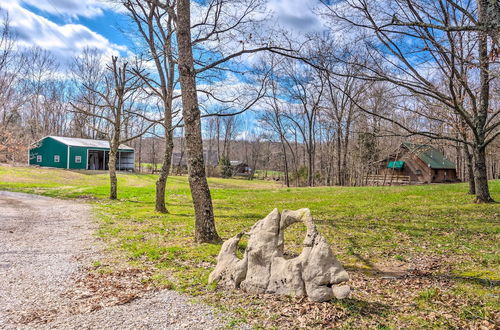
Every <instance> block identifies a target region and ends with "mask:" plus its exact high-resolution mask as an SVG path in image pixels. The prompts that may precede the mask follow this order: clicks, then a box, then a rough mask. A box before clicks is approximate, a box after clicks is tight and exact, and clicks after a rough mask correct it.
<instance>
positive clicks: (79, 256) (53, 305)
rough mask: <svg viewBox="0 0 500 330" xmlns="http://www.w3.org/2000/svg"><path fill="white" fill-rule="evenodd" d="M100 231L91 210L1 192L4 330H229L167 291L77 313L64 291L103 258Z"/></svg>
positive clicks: (0, 274) (217, 317)
mask: <svg viewBox="0 0 500 330" xmlns="http://www.w3.org/2000/svg"><path fill="white" fill-rule="evenodd" d="M95 230H96V225H95V224H94V223H93V222H92V220H91V217H90V206H89V205H86V204H84V203H79V202H73V201H62V200H57V199H52V198H47V197H41V196H35V195H29V194H22V193H13V192H3V191H0V328H1V329H28V328H29V329H33V328H40V329H179V328H185V329H214V328H221V327H223V325H224V322H223V320H222V316H221V315H219V314H216V313H214V312H213V311H212V310H211V309H210V308H209V307H207V306H204V305H200V304H192V303H190V302H189V301H188V299H187V298H186V297H184V296H182V295H179V294H178V293H176V292H173V291H168V290H164V291H160V292H150V293H147V294H145V295H143V296H142V297H141V298H138V299H135V300H132V301H131V302H128V303H126V304H122V305H115V306H109V307H105V308H102V309H99V310H97V311H93V312H83V313H82V312H79V313H75V312H74V311H73V312H72V311H71V309H70V308H68V306H69V305H70V304H71V302H70V299H71V298H69V297H67V295H65V294H64V293H65V292H66V291H67V290H68V289H70V288H71V286H72V285H74V280H73V279H74V278H75V275H78V274H79V273H82V274H83V272H84V269H83V268H84V267H85V266H88V264H89V263H90V262H91V260H92V259H93V257H95V256H98V255H99V254H100V251H101V247H100V245H99V242H97V240H96V239H95V238H94V237H93V233H94V232H95ZM94 260H95V259H94Z"/></svg>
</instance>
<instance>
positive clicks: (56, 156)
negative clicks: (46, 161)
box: [54, 155, 60, 163]
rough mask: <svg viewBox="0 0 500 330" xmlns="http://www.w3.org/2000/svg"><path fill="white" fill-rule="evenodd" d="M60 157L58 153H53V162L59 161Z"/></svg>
mask: <svg viewBox="0 0 500 330" xmlns="http://www.w3.org/2000/svg"><path fill="white" fill-rule="evenodd" d="M59 160H60V157H59V155H54V163H59Z"/></svg>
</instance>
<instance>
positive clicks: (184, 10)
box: [177, 0, 221, 243]
mask: <svg viewBox="0 0 500 330" xmlns="http://www.w3.org/2000/svg"><path fill="white" fill-rule="evenodd" d="M177 45H178V51H179V76H180V83H181V91H182V114H183V117H184V125H185V137H186V149H187V156H188V172H189V185H190V187H191V196H192V198H193V203H194V211H195V216H196V224H195V225H196V227H195V239H196V241H197V242H205V243H216V242H220V241H221V239H220V237H219V235H218V234H217V231H216V229H215V222H214V212H213V207H212V197H211V196H210V189H209V187H208V182H207V178H206V176H205V165H204V160H203V141H202V135H201V119H200V109H199V105H198V96H197V93H196V74H195V70H194V65H193V50H192V45H191V18H190V1H189V0H179V1H178V3H177Z"/></svg>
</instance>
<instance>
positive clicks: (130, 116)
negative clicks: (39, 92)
mask: <svg viewBox="0 0 500 330" xmlns="http://www.w3.org/2000/svg"><path fill="white" fill-rule="evenodd" d="M102 60H103V59H102V58H101V57H100V56H98V55H97V54H95V53H87V56H84V57H82V58H78V59H76V65H75V71H74V72H75V74H76V75H77V76H78V77H80V78H81V80H80V81H81V83H82V85H83V87H84V88H85V90H86V93H84V94H83V95H81V98H79V99H77V100H75V101H74V102H72V103H71V105H72V106H73V107H74V109H75V111H76V112H78V113H79V114H83V115H85V116H87V117H89V118H98V119H100V120H102V121H103V122H104V124H105V126H104V127H103V128H97V127H92V128H93V129H94V130H96V131H97V132H98V133H100V135H101V136H103V137H105V138H106V139H107V140H108V141H109V145H110V151H109V159H108V167H109V178H110V192H109V198H110V199H117V196H118V192H117V191H118V187H117V186H118V180H117V177H116V159H117V155H118V150H119V148H120V145H121V144H124V143H127V142H128V141H131V140H133V139H135V138H137V137H139V136H141V135H143V134H144V132H145V131H147V130H148V129H149V128H150V127H151V126H153V125H154V122H153V123H151V124H150V125H149V126H148V127H146V128H143V129H142V130H140V131H139V132H134V131H127V124H129V123H130V121H132V120H134V117H143V115H142V114H141V113H140V112H141V107H140V106H138V104H137V103H138V100H137V98H139V96H140V95H139V88H140V83H139V82H140V80H139V79H138V78H137V77H136V76H135V75H134V74H132V72H131V71H130V69H129V68H128V62H123V61H120V60H119V59H118V57H117V56H113V57H112V58H111V63H110V64H108V65H107V66H106V68H105V69H100V66H101V61H102ZM89 72H92V73H94V74H95V75H94V76H93V77H91V78H90V79H91V80H92V81H93V83H92V84H87V83H86V82H88V80H84V79H82V78H84V76H86V75H87V74H88V73H89ZM80 104H82V105H83V106H80ZM87 106H90V107H91V108H92V109H96V110H97V112H91V111H89V110H88V108H87Z"/></svg>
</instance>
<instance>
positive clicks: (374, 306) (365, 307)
mask: <svg viewBox="0 0 500 330" xmlns="http://www.w3.org/2000/svg"><path fill="white" fill-rule="evenodd" d="M337 304H338V305H340V306H343V307H345V308H346V309H347V310H348V311H349V312H350V313H352V314H355V315H363V316H367V315H378V316H384V315H386V314H387V313H388V312H389V311H390V310H391V309H392V307H391V306H389V305H386V304H382V303H380V302H369V301H364V300H359V299H351V298H348V299H343V300H339V301H338V303H337Z"/></svg>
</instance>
